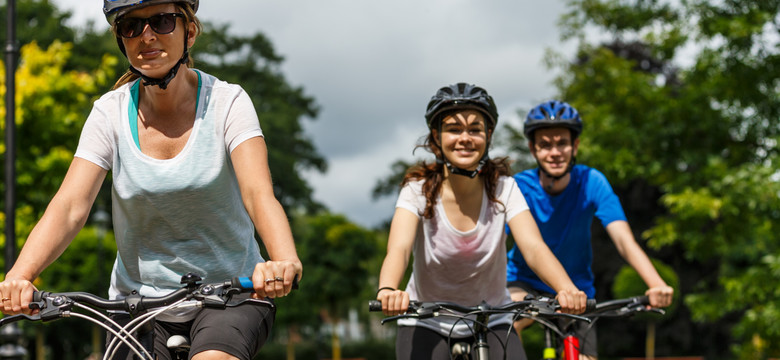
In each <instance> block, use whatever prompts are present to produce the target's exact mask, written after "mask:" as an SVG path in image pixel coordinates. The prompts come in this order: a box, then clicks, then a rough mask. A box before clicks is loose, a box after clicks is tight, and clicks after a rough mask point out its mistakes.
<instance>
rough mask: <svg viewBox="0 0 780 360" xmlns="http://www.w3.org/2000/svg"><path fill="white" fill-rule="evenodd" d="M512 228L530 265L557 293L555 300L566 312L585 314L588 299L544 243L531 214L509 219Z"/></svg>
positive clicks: (527, 213)
mask: <svg viewBox="0 0 780 360" xmlns="http://www.w3.org/2000/svg"><path fill="white" fill-rule="evenodd" d="M509 229H510V230H511V231H512V236H513V237H514V238H515V243H516V244H517V247H518V248H519V249H520V251H521V252H522V254H523V257H524V258H525V261H526V263H528V266H529V267H530V268H531V269H532V270H533V271H534V273H536V274H537V275H539V278H540V279H542V281H544V282H545V283H546V284H548V285H549V286H550V287H551V288H553V289H555V291H556V292H557V293H558V294H557V296H556V299H558V302H559V303H560V305H561V307H562V309H563V311H565V312H571V313H575V314H578V313H582V312H583V311H585V303H586V301H587V297H586V296H585V293H584V292H582V291H580V290H579V289H577V287H576V286H575V285H574V283H573V282H572V281H571V279H570V278H569V275H567V274H566V270H565V269H564V268H563V265H561V263H560V262H559V261H558V259H557V258H556V257H555V255H554V254H553V253H552V251H550V248H549V247H548V246H547V244H545V243H544V240H542V234H541V233H540V232H539V228H538V227H537V226H536V221H534V218H533V216H531V212H530V211H523V212H521V213H519V214H517V215H515V217H513V218H512V219H510V220H509Z"/></svg>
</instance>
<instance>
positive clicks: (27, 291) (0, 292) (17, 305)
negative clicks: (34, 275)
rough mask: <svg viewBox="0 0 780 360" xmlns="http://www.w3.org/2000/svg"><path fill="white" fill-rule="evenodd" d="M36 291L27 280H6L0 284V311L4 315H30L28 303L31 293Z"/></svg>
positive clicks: (30, 310)
mask: <svg viewBox="0 0 780 360" xmlns="http://www.w3.org/2000/svg"><path fill="white" fill-rule="evenodd" d="M37 290H38V289H36V288H35V286H34V285H33V284H32V282H30V281H28V280H21V279H6V280H5V281H3V282H0V302H2V304H0V311H2V312H3V314H6V315H16V314H27V315H31V314H32V313H33V310H32V309H30V301H32V293H33V291H37Z"/></svg>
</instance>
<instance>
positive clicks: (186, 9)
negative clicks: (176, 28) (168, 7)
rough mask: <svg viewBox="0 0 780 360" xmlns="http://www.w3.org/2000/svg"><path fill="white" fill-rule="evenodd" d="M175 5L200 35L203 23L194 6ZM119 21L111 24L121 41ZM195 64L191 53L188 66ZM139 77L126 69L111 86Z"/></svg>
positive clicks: (112, 30) (196, 35)
mask: <svg viewBox="0 0 780 360" xmlns="http://www.w3.org/2000/svg"><path fill="white" fill-rule="evenodd" d="M175 5H176V8H178V9H179V11H181V12H182V13H183V14H184V24H185V26H186V25H187V24H189V23H193V24H195V37H198V36H200V34H201V33H202V32H203V24H201V22H200V19H198V17H197V16H196V15H195V11H194V10H192V7H190V6H189V5H182V4H181V3H175ZM117 20H118V19H117ZM118 22H119V21H114V24H113V25H112V26H111V32H112V33H113V34H114V36H115V37H116V39H117V42H121V41H122V37H121V36H120V35H119V32H118V30H117V27H116V24H117V23H118ZM194 66H195V61H194V60H193V59H192V55H190V56H188V57H187V67H189V68H192V67H194ZM139 77H140V76H138V74H134V73H133V72H131V71H130V70H127V71H125V73H124V74H122V76H120V77H119V80H117V81H116V83H115V84H114V86H113V87H112V88H111V90H116V89H118V88H119V87H121V86H122V85H124V84H127V83H129V82H133V81H135V80H136V79H138V78H139Z"/></svg>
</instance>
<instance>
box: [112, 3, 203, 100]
mask: <svg viewBox="0 0 780 360" xmlns="http://www.w3.org/2000/svg"><path fill="white" fill-rule="evenodd" d="M169 3H180V4H183V5H185V6H189V7H190V8H191V9H192V13H193V14H194V13H196V12H198V5H199V0H103V14H104V15H105V16H106V21H108V23H109V24H110V25H111V26H112V27H115V26H116V23H117V21H118V20H119V19H121V18H122V16H124V15H125V14H127V13H128V12H130V11H132V10H137V9H140V8H143V7H146V6H149V5H156V4H169ZM188 32H189V29H188V27H187V26H185V27H184V51H183V52H182V54H181V58H179V61H178V62H177V63H176V65H174V66H173V67H172V68H171V69H170V70H168V74H167V75H165V76H164V77H162V78H153V77H148V76H146V75H144V74H142V73H141V72H140V71H138V69H136V68H134V67H133V66H132V65H130V67H129V70H130V71H131V72H132V73H133V74H136V75H138V76H140V77H141V79H143V81H144V86H148V85H157V86H159V87H160V89H163V90H164V89H165V88H167V87H168V83H170V82H171V80H173V78H174V77H175V76H176V73H177V72H178V71H179V66H181V64H186V63H187V61H188V60H189V51H188V50H187V38H188V35H189V34H188ZM114 33H115V34H116V42H117V44H119V50H121V51H122V54H124V55H125V57H127V53H126V52H125V46H124V45H123V44H122V38H121V36H120V35H119V34H118V33H117V32H114Z"/></svg>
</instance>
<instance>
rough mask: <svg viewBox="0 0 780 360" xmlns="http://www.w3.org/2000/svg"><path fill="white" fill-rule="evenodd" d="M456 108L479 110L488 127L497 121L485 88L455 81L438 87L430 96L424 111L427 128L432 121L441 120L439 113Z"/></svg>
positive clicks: (491, 100) (493, 105)
mask: <svg viewBox="0 0 780 360" xmlns="http://www.w3.org/2000/svg"><path fill="white" fill-rule="evenodd" d="M457 109H472V110H477V111H479V112H481V113H482V114H484V115H485V119H486V120H487V121H488V124H487V125H488V128H489V129H495V127H496V123H497V122H498V110H497V109H496V104H495V103H494V102H493V98H492V97H491V96H490V95H488V93H487V91H485V89H483V88H481V87H479V86H476V85H471V84H467V83H457V84H454V85H450V86H445V87H443V88H441V89H439V91H437V92H436V94H435V95H433V97H431V100H430V101H429V102H428V108H427V109H426V111H425V120H426V122H427V124H428V128H433V126H434V123H435V122H437V121H439V120H441V119H440V117H441V116H440V115H442V114H443V113H444V112H445V111H448V110H457Z"/></svg>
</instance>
